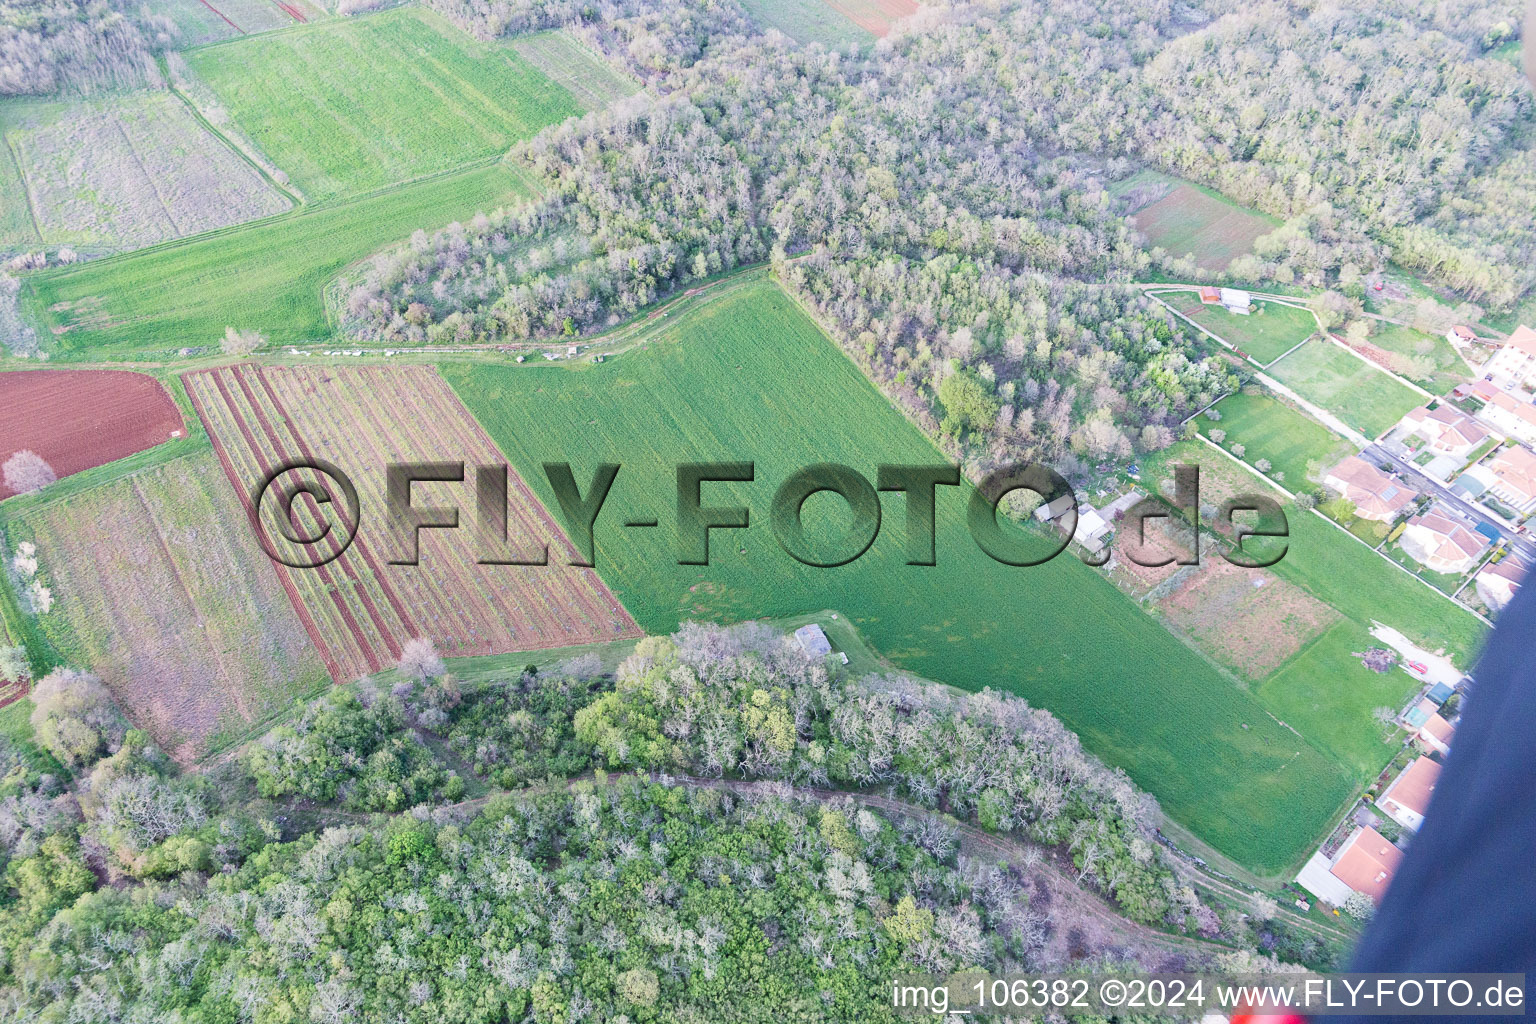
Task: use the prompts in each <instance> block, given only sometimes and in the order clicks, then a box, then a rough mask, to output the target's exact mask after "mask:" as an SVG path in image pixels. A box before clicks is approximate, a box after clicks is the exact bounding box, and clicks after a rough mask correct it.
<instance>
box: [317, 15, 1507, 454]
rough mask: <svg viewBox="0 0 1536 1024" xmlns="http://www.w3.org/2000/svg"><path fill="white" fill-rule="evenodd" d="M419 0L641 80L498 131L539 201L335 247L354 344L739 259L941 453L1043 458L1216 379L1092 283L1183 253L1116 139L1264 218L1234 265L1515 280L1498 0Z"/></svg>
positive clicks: (532, 310)
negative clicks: (786, 298)
mask: <svg viewBox="0 0 1536 1024" xmlns="http://www.w3.org/2000/svg"><path fill="white" fill-rule="evenodd" d="M435 6H436V7H437V9H439V10H440V11H442V12H443V13H445V14H446V15H448V16H449V17H451V18H453V19H454V20H455V21H457V22H458V23H460V24H461V25H464V26H465V27H466V28H469V29H470V30H472V31H475V32H476V33H478V34H480V35H482V36H492V35H494V34H496V33H498V32H517V31H524V30H528V29H532V28H539V27H549V26H553V25H556V24H561V25H566V26H568V27H569V28H571V30H573V31H576V32H578V33H579V34H582V35H584V36H586V37H587V38H588V39H589V40H591V41H592V42H593V44H594V45H597V46H599V47H601V48H602V49H603V50H604V51H605V52H606V53H607V54H608V55H609V57H610V58H611V59H613V60H615V61H617V62H620V63H622V64H624V65H625V66H627V68H628V70H630V71H631V72H632V73H634V74H636V75H637V76H639V77H641V78H642V79H643V80H645V81H646V82H647V83H648V84H649V89H648V91H647V92H645V93H642V94H640V95H638V96H636V97H633V98H631V99H630V100H627V101H623V102H621V103H619V104H617V105H616V106H615V107H613V108H611V109H609V110H607V111H603V112H599V113H594V114H591V115H588V116H587V117H585V118H582V119H579V120H572V121H569V122H567V123H565V124H564V125H560V126H557V127H555V128H551V129H549V130H547V131H545V132H544V133H542V134H541V135H540V136H538V137H537V138H535V139H534V140H532V141H531V142H528V143H526V144H523V145H520V146H519V147H517V148H516V149H515V150H514V151H513V153H512V159H513V160H514V161H516V162H519V163H521V164H523V165H525V166H527V167H529V168H531V169H532V170H534V171H535V172H537V174H538V175H539V177H540V178H541V180H542V181H543V183H544V185H545V187H546V195H545V196H544V198H542V199H541V200H539V201H538V202H536V203H534V204H531V205H529V206H525V207H522V208H518V209H514V210H502V211H493V212H490V213H488V214H486V215H483V216H481V217H478V218H476V219H475V220H474V221H473V222H471V223H469V224H454V225H451V226H450V227H448V228H447V229H445V230H443V231H441V232H438V233H436V234H435V235H430V236H429V235H427V234H425V233H418V235H417V236H416V237H414V238H413V239H411V241H410V242H409V244H406V245H403V246H401V247H399V248H397V249H394V250H391V251H388V252H385V253H382V254H380V255H379V256H377V257H376V258H375V259H374V260H372V261H371V262H369V263H368V264H367V265H366V266H364V267H363V268H362V269H361V270H360V271H359V272H357V273H356V274H354V275H353V276H352V278H351V279H350V280H349V281H348V282H346V286H347V287H346V305H345V310H344V326H345V327H346V329H347V330H348V331H349V332H350V333H351V334H353V335H354V336H356V337H359V338H362V339H367V340H371V341H376V342H381V343H391V344H406V343H418V344H419V343H424V342H425V343H438V342H448V341H456V342H466V341H506V340H524V339H530V338H531V339H538V338H548V337H558V336H579V335H582V334H586V333H592V332H597V331H601V330H603V329H605V328H606V327H609V326H611V325H613V324H615V323H617V322H619V320H621V319H622V318H624V317H626V316H629V315H631V314H633V313H634V312H635V311H636V310H638V309H640V308H641V307H643V306H645V305H647V304H649V303H651V302H654V301H656V300H657V299H658V298H660V297H663V296H665V295H668V294H671V293H673V292H675V291H676V290H678V289H679V288H682V287H686V286H687V285H689V284H690V283H692V282H695V281H698V280H700V279H703V278H706V277H709V276H711V275H714V274H718V273H722V272H726V271H729V270H731V269H733V268H736V267H740V266H742V265H744V264H751V263H756V262H760V261H764V260H768V261H772V262H773V263H774V264H775V267H776V270H777V272H778V275H779V278H780V280H781V281H782V282H783V283H784V284H785V285H786V286H787V287H788V288H789V289H790V290H791V292H792V293H794V294H796V295H797V296H798V297H799V298H801V300H802V301H804V302H806V303H807V304H808V305H809V306H811V307H812V308H814V309H815V310H816V311H817V313H818V314H819V317H820V319H821V320H822V322H823V323H824V324H825V325H826V326H827V327H828V328H829V329H831V330H832V331H833V332H834V333H835V334H836V335H837V336H838V338H839V340H840V341H841V342H842V343H843V344H844V346H845V347H846V348H847V350H848V351H849V353H850V355H852V356H853V357H854V358H855V359H857V360H859V361H860V362H861V364H862V365H864V367H865V369H866V370H867V372H869V373H870V374H871V376H872V377H874V379H875V380H876V381H877V382H878V383H880V384H881V385H882V386H883V387H884V388H885V389H886V391H887V392H888V393H889V394H890V395H891V396H892V397H893V398H894V399H895V400H897V401H898V402H899V403H900V404H902V405H903V407H904V408H906V409H907V410H908V412H909V414H911V415H913V416H914V417H915V418H917V419H918V420H919V421H921V422H924V423H925V424H926V425H928V426H929V427H930V428H931V429H933V430H935V431H936V432H939V433H942V434H943V435H944V436H945V437H947V438H948V441H949V443H950V445H951V447H952V449H953V450H955V451H956V452H963V453H964V454H966V455H968V456H969V457H971V458H973V459H975V460H976V461H977V462H979V463H981V464H986V463H988V462H991V461H994V460H999V459H1004V458H1009V457H1015V456H1018V455H1024V456H1028V457H1034V458H1046V459H1051V460H1054V461H1056V462H1058V463H1060V464H1062V465H1064V466H1065V468H1066V469H1067V470H1068V471H1069V472H1070V471H1071V470H1072V468H1073V463H1072V462H1071V460H1074V459H1075V460H1080V461H1081V462H1082V463H1083V464H1091V463H1093V462H1095V461H1098V460H1101V459H1105V458H1111V457H1127V456H1131V455H1133V454H1134V453H1135V452H1137V451H1149V450H1156V449H1158V448H1160V447H1164V446H1166V445H1167V444H1168V443H1170V442H1171V441H1172V440H1173V438H1174V430H1175V428H1176V426H1177V424H1178V423H1179V422H1180V421H1181V420H1182V419H1183V418H1184V417H1185V416H1186V415H1187V414H1188V413H1189V412H1190V411H1192V410H1193V409H1194V408H1198V407H1199V405H1200V404H1202V403H1203V402H1205V401H1208V400H1209V399H1211V398H1213V397H1215V396H1216V395H1218V394H1220V393H1221V392H1222V391H1224V390H1229V389H1230V388H1231V387H1232V386H1233V383H1234V382H1233V380H1232V378H1231V376H1230V374H1229V372H1228V371H1227V370H1226V369H1225V364H1224V362H1222V361H1220V360H1216V359H1212V358H1210V357H1209V356H1208V354H1207V353H1206V351H1205V350H1204V349H1203V348H1202V345H1201V343H1200V342H1199V341H1198V340H1197V339H1196V338H1194V337H1193V336H1192V334H1190V333H1188V332H1185V331H1183V330H1182V329H1181V328H1180V327H1178V326H1177V325H1176V324H1171V323H1170V322H1169V320H1168V318H1167V317H1166V316H1165V315H1163V314H1162V313H1161V312H1159V311H1157V310H1155V309H1153V308H1151V307H1149V306H1148V304H1147V302H1146V300H1145V299H1144V298H1142V297H1141V296H1140V295H1139V294H1138V292H1137V291H1136V290H1135V289H1133V288H1131V287H1128V286H1127V285H1126V284H1125V283H1124V282H1129V281H1132V280H1136V279H1138V278H1144V277H1145V275H1146V274H1148V273H1149V272H1150V271H1152V270H1156V269H1161V270H1162V271H1163V272H1165V273H1172V274H1175V275H1178V276H1182V277H1186V278H1187V277H1193V276H1197V274H1198V272H1197V271H1196V270H1195V269H1194V267H1193V266H1192V265H1189V264H1187V261H1185V260H1183V259H1182V258H1177V257H1175V256H1174V255H1173V254H1165V253H1162V252H1160V251H1153V252H1149V251H1147V250H1146V249H1145V248H1144V247H1143V244H1142V241H1141V240H1140V239H1139V238H1138V237H1137V236H1136V234H1135V232H1134V230H1133V229H1132V228H1131V227H1130V225H1129V223H1128V221H1127V220H1126V219H1125V218H1124V217H1123V210H1122V208H1121V207H1120V204H1119V203H1118V202H1117V201H1116V200H1115V199H1113V198H1112V195H1111V192H1110V186H1111V185H1112V184H1113V183H1114V182H1115V181H1117V180H1119V179H1120V178H1123V177H1125V176H1126V175H1128V174H1130V173H1132V172H1133V171H1134V170H1135V168H1136V167H1137V166H1142V165H1146V164H1152V165H1155V166H1160V167H1163V168H1165V169H1168V170H1170V171H1174V172H1176V173H1178V174H1181V175H1184V176H1186V177H1190V178H1193V179H1196V180H1199V181H1203V182H1206V183H1208V184H1211V185H1214V186H1216V187H1219V188H1221V189H1223V190H1224V191H1226V192H1227V193H1229V194H1231V195H1232V196H1234V197H1235V198H1237V199H1239V200H1240V201H1243V202H1246V203H1249V204H1252V205H1254V206H1256V207H1258V208H1260V209H1262V210H1265V211H1267V212H1269V213H1272V214H1274V215H1276V216H1278V217H1280V218H1282V220H1283V224H1282V226H1281V227H1280V228H1278V229H1277V230H1276V231H1275V232H1273V233H1272V234H1271V235H1268V236H1265V237H1263V238H1261V239H1260V240H1259V245H1258V246H1257V247H1256V249H1257V251H1256V253H1255V255H1253V256H1246V257H1243V258H1241V259H1240V260H1239V261H1238V262H1237V263H1236V264H1234V266H1233V268H1232V273H1233V274H1234V275H1236V276H1237V277H1239V278H1241V279H1242V280H1243V281H1245V282H1249V281H1251V282H1264V281H1275V282H1278V283H1281V284H1288V283H1296V284H1304V285H1307V286H1308V287H1313V288H1325V287H1331V288H1337V289H1339V290H1341V291H1342V292H1353V293H1354V294H1355V295H1356V300H1349V299H1347V298H1345V297H1344V296H1339V301H1341V302H1349V301H1357V299H1358V294H1359V293H1360V292H1361V291H1362V290H1363V288H1362V285H1361V283H1360V282H1361V278H1362V275H1363V274H1364V273H1365V272H1368V271H1370V270H1373V269H1376V268H1377V267H1379V266H1380V265H1382V264H1383V263H1384V262H1385V261H1386V260H1387V259H1388V258H1389V257H1391V258H1395V259H1397V260H1398V261H1399V262H1401V263H1402V264H1404V265H1407V266H1409V267H1413V268H1415V269H1418V270H1420V271H1422V272H1424V273H1426V274H1429V275H1431V276H1433V277H1435V278H1436V279H1438V280H1440V281H1441V282H1443V283H1444V284H1446V285H1450V286H1453V287H1455V288H1457V289H1459V290H1460V291H1461V293H1462V294H1463V295H1464V296H1466V297H1468V298H1471V299H1473V300H1475V301H1477V302H1480V303H1485V304H1487V305H1489V306H1507V305H1508V304H1509V303H1510V302H1512V301H1513V300H1514V299H1515V298H1516V297H1517V296H1518V295H1519V294H1520V293H1521V292H1522V291H1524V290H1525V289H1526V288H1527V287H1528V286H1529V285H1530V284H1531V283H1532V278H1531V276H1530V275H1531V274H1532V273H1533V271H1532V270H1531V267H1532V266H1536V261H1533V260H1532V259H1531V256H1532V255H1533V254H1536V250H1533V245H1536V242H1533V239H1536V229H1533V225H1532V224H1531V222H1530V216H1529V212H1530V209H1531V206H1530V203H1529V202H1527V201H1525V200H1526V199H1527V198H1528V197H1529V195H1531V194H1532V192H1533V191H1536V178H1532V173H1533V170H1536V164H1533V158H1532V155H1531V150H1530V149H1529V148H1528V146H1526V145H1525V132H1526V131H1527V129H1528V128H1529V125H1530V120H1531V114H1532V111H1531V102H1530V90H1529V88H1528V86H1526V85H1525V83H1524V81H1523V79H1522V78H1521V77H1520V76H1519V74H1518V72H1517V70H1516V69H1515V68H1514V66H1513V65H1511V64H1509V63H1508V62H1506V61H1503V60H1500V59H1496V58H1494V57H1492V56H1490V55H1489V54H1488V52H1487V51H1488V50H1489V49H1490V48H1492V47H1495V46H1497V45H1499V44H1501V43H1503V42H1505V41H1506V40H1507V39H1509V38H1511V37H1512V34H1513V33H1514V31H1515V28H1514V27H1513V26H1515V25H1517V24H1518V20H1517V18H1516V16H1515V14H1516V12H1515V11H1514V10H1513V8H1511V10H1510V11H1508V12H1499V11H1495V12H1494V13H1489V9H1488V8H1487V7H1486V5H1484V6H1480V7H1474V6H1473V5H1470V4H1466V3H1429V2H1424V3H1420V4H1413V3H1408V2H1406V0H1404V2H1401V3H1394V4H1388V5H1377V4H1364V3H1361V4H1350V5H1343V6H1337V5H1333V6H1328V7H1326V8H1325V7H1314V6H1312V5H1309V4H1304V3H1288V2H1283V0H1272V2H1266V3H1258V4H1252V5H1246V6H1245V9H1244V11H1243V12H1241V13H1224V11H1223V10H1222V9H1221V8H1219V7H1218V6H1217V5H1212V6H1211V7H1210V8H1208V9H1205V10H1202V9H1200V8H1198V7H1195V6H1190V5H1185V4H1171V3H1149V4H1140V5H1132V6H1130V7H1127V8H1115V9H1113V10H1105V9H1102V8H1100V7H1098V6H1092V7H1091V8H1089V7H1085V8H1084V9H1082V10H1076V9H1074V8H1072V7H1071V6H1070V5H1067V6H1063V5H1061V4H1046V3H1035V2H1029V0H1024V2H1010V3H979V2H962V3H953V4H947V5H926V6H925V7H924V9H923V10H922V12H920V13H919V14H918V15H915V16H914V17H912V18H909V19H907V20H906V21H904V22H902V23H901V24H900V25H899V26H898V28H897V31H896V32H894V33H893V34H892V35H891V36H890V37H889V38H887V39H884V40H881V41H880V42H879V43H878V44H877V45H876V46H874V47H873V48H872V49H870V50H866V51H862V52H861V51H856V50H850V51H848V52H828V51H826V50H824V49H822V48H821V47H803V46H800V45H798V44H795V43H793V42H792V41H790V40H788V39H786V38H784V37H783V36H780V35H778V34H777V33H769V34H767V35H763V34H761V33H754V32H753V31H752V29H751V23H750V20H749V19H748V18H747V17H746V16H745V15H744V14H742V13H741V11H740V9H739V8H738V7H737V6H736V5H735V4H734V3H732V2H731V0H719V2H709V3H703V2H696V0H668V2H667V3H664V4H661V5H645V7H644V10H643V11H642V9H641V7H640V6H639V5H636V4H631V3H627V2H614V3H608V4H599V5H586V4H582V5H578V4H574V3H532V2H527V0H497V2H468V0H437V2H436V3H435Z"/></svg>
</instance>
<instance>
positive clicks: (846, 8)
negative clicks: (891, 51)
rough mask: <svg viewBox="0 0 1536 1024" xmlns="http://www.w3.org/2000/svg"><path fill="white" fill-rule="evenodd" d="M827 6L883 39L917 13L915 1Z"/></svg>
mask: <svg viewBox="0 0 1536 1024" xmlns="http://www.w3.org/2000/svg"><path fill="white" fill-rule="evenodd" d="M826 3H827V6H828V7H830V8H832V9H833V10H834V11H836V12H838V13H839V14H841V15H843V16H844V17H846V18H847V19H848V20H849V21H851V22H853V23H854V24H855V25H857V26H859V28H862V29H864V31H866V32H868V33H870V34H871V35H873V36H875V37H876V38H877V39H883V38H885V37H886V36H888V35H890V32H891V29H892V27H894V26H895V24H896V23H897V22H898V21H900V20H901V19H902V18H909V17H911V16H912V15H914V14H916V13H917V10H918V5H917V3H916V2H915V0H826Z"/></svg>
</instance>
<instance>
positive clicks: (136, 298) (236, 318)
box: [22, 164, 528, 359]
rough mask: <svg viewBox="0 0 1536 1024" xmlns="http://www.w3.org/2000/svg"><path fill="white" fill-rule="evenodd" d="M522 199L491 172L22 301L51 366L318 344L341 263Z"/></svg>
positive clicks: (108, 263)
mask: <svg viewBox="0 0 1536 1024" xmlns="http://www.w3.org/2000/svg"><path fill="white" fill-rule="evenodd" d="M527 195H528V190H527V187H526V185H525V184H524V182H523V178H522V177H521V176H519V175H518V174H517V173H516V172H515V171H513V170H512V169H511V168H509V167H507V166H506V165H503V164H493V165H489V166H486V167H478V168H474V169H472V170H468V171H461V172H457V173H454V174H451V175H443V176H441V177H438V178H434V179H431V180H428V181H422V182H417V183H415V184H412V185H408V186H405V187H403V188H399V189H394V190H391V191H388V192H384V193H381V194H379V195H374V196H368V197H366V198H362V199H357V200H354V201H351V202H348V203H340V204H336V205H333V206H327V207H321V208H316V209H311V210H305V211H302V212H299V213H295V214H293V215H290V216H285V217H279V218H275V219H272V220H266V221H262V222H260V223H258V224H251V225H247V226H244V227H240V228H235V229H233V230H230V231H227V232H224V233H222V234H218V235H213V236H210V237H207V238H199V239H195V240H192V241H190V242H182V243H175V244H172V245H169V246H164V247H160V248H156V249H152V250H148V251H145V252H139V253H132V254H130V255H127V256H123V257H118V258H114V259H109V260H100V261H97V262H93V263H88V264H85V265H83V266H79V267H72V268H65V269H63V270H57V271H50V272H47V273H43V274H38V275H33V276H31V277H29V278H27V279H26V281H25V286H24V291H23V293H22V297H23V302H24V303H25V305H26V307H27V310H28V312H29V314H30V315H31V316H32V318H33V319H35V320H36V321H38V322H39V323H40V324H41V326H42V327H44V328H45V330H40V331H39V332H38V333H39V337H41V338H42V339H44V344H45V345H46V346H47V347H49V348H50V349H51V350H52V351H53V353H54V355H55V356H56V357H62V358H66V359H67V358H102V357H107V356H112V357H167V356H173V355H175V354H176V353H177V352H178V351H179V350H180V349H181V348H183V347H191V348H194V349H204V348H207V347H209V346H216V345H217V344H218V342H219V339H220V338H222V337H223V334H224V328H225V327H226V326H230V325H233V326H236V327H239V328H241V329H242V330H249V329H255V330H259V331H262V332H264V333H266V334H267V335H268V336H269V337H270V338H271V339H272V340H273V341H274V342H299V341H307V340H311V339H322V338H326V337H329V336H330V334H331V328H330V325H329V323H328V322H327V320H326V315H325V302H324V295H323V292H324V289H325V286H326V285H327V284H328V283H329V282H330V281H331V279H332V278H333V277H335V275H336V274H337V273H338V272H339V271H340V270H341V269H342V268H343V267H345V266H346V265H347V264H349V263H352V262H355V261H356V260H359V259H361V258H363V257H364V256H367V255H368V254H370V253H372V252H375V251H376V250H378V249H380V248H382V247H383V246H385V245H389V244H391V243H393V242H397V241H399V240H400V239H401V238H404V237H406V236H407V235H409V234H410V233H411V232H412V231H414V230H415V229H417V228H426V229H429V230H430V229H432V228H436V227H440V226H442V225H443V224H446V223H448V222H449V221H452V220H456V219H463V218H468V217H471V216H473V215H474V213H475V212H476V211H477V210H485V209H490V208H492V207H495V206H499V205H503V204H505V203H511V202H515V201H517V200H518V199H521V198H523V197H525V196H527Z"/></svg>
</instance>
